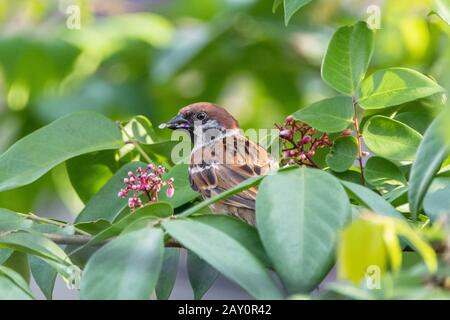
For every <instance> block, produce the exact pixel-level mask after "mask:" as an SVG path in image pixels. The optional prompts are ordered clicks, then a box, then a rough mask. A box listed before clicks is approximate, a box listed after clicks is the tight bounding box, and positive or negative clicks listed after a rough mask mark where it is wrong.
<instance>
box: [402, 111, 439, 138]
mask: <svg viewBox="0 0 450 320" xmlns="http://www.w3.org/2000/svg"><path fill="white" fill-rule="evenodd" d="M433 118H434V117H433V115H432V114H430V113H425V112H402V113H398V114H396V115H395V117H394V119H395V120H397V121H400V122H401V123H404V124H406V125H407V126H408V127H410V128H412V129H414V130H416V131H417V132H418V133H420V134H422V135H423V134H424V133H425V131H426V130H427V128H428V126H429V125H430V124H431V122H433Z"/></svg>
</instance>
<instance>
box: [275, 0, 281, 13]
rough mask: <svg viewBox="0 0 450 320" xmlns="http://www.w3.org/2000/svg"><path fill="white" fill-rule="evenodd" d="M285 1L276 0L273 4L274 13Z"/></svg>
mask: <svg viewBox="0 0 450 320" xmlns="http://www.w3.org/2000/svg"><path fill="white" fill-rule="evenodd" d="M282 3H283V0H274V1H273V5H272V13H275V12H276V11H277V9H278V7H279V6H280V5H281V4H282Z"/></svg>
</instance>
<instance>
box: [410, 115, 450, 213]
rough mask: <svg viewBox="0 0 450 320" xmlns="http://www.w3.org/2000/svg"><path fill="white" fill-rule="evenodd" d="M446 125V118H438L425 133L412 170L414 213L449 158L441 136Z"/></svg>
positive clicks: (411, 196) (412, 210) (411, 201)
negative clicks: (442, 128) (442, 165)
mask: <svg viewBox="0 0 450 320" xmlns="http://www.w3.org/2000/svg"><path fill="white" fill-rule="evenodd" d="M444 124H445V122H444V118H442V117H438V118H436V119H435V121H433V123H432V124H431V125H430V127H429V128H428V130H427V131H425V135H424V137H423V140H422V142H421V144H420V146H419V149H418V150H417V158H416V161H415V162H414V163H413V165H412V168H411V173H410V177H409V189H408V199H409V207H410V209H411V212H413V213H417V211H419V209H420V205H421V203H422V200H423V197H424V196H425V194H426V192H427V190H428V187H429V186H430V183H431V181H432V180H433V178H434V176H435V174H436V173H437V171H438V170H439V168H440V166H441V164H442V163H443V162H444V160H445V158H447V156H448V150H449V149H448V147H447V146H446V144H445V141H444V138H443V136H442V134H441V127H442V126H443V125H444Z"/></svg>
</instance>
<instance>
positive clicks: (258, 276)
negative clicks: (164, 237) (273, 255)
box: [162, 219, 282, 299]
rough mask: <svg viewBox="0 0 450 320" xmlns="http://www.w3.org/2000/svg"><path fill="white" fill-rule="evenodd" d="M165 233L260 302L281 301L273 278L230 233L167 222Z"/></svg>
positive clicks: (195, 224) (192, 223)
mask: <svg viewBox="0 0 450 320" xmlns="http://www.w3.org/2000/svg"><path fill="white" fill-rule="evenodd" d="M162 225H163V227H164V229H166V231H167V232H168V233H169V234H170V235H171V236H172V237H174V238H175V239H176V240H178V241H179V242H180V243H181V244H182V245H183V246H184V247H186V248H187V249H189V250H191V251H193V252H194V253H195V254H197V255H198V256H199V257H200V258H202V259H203V260H205V261H206V262H208V263H209V264H210V265H211V266H213V267H214V268H215V269H217V270H218V271H219V272H220V273H222V274H223V275H225V276H226V277H227V278H229V279H231V280H233V281H234V282H236V283H237V284H238V285H240V286H241V287H242V288H244V289H245V290H246V291H247V292H248V293H250V294H251V295H252V296H254V297H255V298H256V299H280V298H281V297H282V295H281V292H280V290H279V289H278V288H277V286H276V285H275V284H274V282H273V280H272V279H271V277H270V275H269V274H268V273H267V271H266V270H265V269H264V267H263V265H262V264H261V262H259V261H258V259H257V258H255V257H254V256H253V255H252V254H251V253H250V252H249V251H248V250H247V248H245V247H244V246H243V245H241V244H240V243H239V242H237V241H236V240H235V239H233V238H232V237H230V236H229V235H227V234H226V233H224V232H222V231H220V230H218V229H216V228H214V227H211V226H209V225H207V224H205V223H201V222H198V221H193V220H190V219H185V220H183V219H176V220H165V221H163V222H162Z"/></svg>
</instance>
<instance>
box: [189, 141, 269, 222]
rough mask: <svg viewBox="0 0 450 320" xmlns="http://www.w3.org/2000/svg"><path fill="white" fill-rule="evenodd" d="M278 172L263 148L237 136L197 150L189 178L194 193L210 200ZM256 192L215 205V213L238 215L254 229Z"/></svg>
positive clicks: (253, 190) (234, 196) (235, 196)
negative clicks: (244, 183) (275, 171)
mask: <svg viewBox="0 0 450 320" xmlns="http://www.w3.org/2000/svg"><path fill="white" fill-rule="evenodd" d="M199 159H201V161H199ZM195 162H198V163H195ZM276 168H277V165H276V163H275V162H274V161H273V159H272V157H271V156H270V155H269V154H268V153H267V151H266V150H265V149H264V148H262V147H261V146H259V145H258V144H256V143H254V142H252V141H250V140H248V139H247V138H245V137H243V136H241V135H234V136H229V137H226V138H223V139H217V140H215V141H213V142H211V143H209V144H207V145H205V146H203V147H201V148H199V149H197V150H194V152H193V153H192V155H191V164H190V167H189V176H190V180H191V184H192V187H193V189H194V190H198V191H199V192H200V193H201V194H202V195H203V196H204V197H207V198H209V197H213V196H215V195H217V194H219V193H221V192H223V191H225V190H228V189H230V188H232V187H234V186H236V185H238V184H239V183H241V182H242V181H244V180H246V179H249V178H252V177H255V176H258V175H261V174H266V173H268V172H270V171H273V170H275V169H276ZM257 191H258V190H257V188H255V187H254V188H250V189H248V190H245V191H243V192H240V193H239V194H237V195H233V196H231V197H229V198H227V199H225V200H223V201H221V202H218V203H216V204H215V205H213V206H212V210H213V211H215V212H221V213H229V214H232V215H236V216H238V217H240V218H241V219H243V220H245V221H246V222H248V223H250V224H253V225H254V224H255V212H254V210H255V201H256V193H257Z"/></svg>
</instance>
